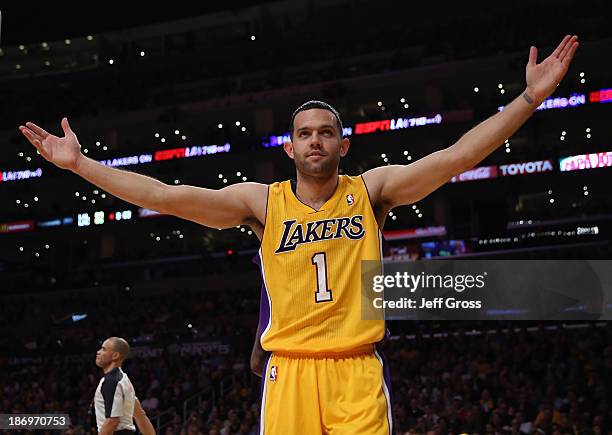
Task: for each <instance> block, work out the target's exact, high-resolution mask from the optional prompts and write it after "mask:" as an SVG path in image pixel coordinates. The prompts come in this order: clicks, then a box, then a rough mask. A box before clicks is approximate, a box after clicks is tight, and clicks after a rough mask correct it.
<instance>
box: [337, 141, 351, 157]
mask: <svg viewBox="0 0 612 435" xmlns="http://www.w3.org/2000/svg"><path fill="white" fill-rule="evenodd" d="M350 146H351V141H350V140H348V138H347V137H345V138H344V139H342V143H341V144H340V157H344V156H346V153H348V150H349V148H350Z"/></svg>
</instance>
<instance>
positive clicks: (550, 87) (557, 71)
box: [526, 35, 578, 102]
mask: <svg viewBox="0 0 612 435" xmlns="http://www.w3.org/2000/svg"><path fill="white" fill-rule="evenodd" d="M577 48H578V36H577V35H573V36H570V35H567V36H566V37H565V38H563V41H561V43H560V44H559V46H558V47H557V48H556V49H555V51H553V53H552V54H551V55H550V56H548V57H547V58H546V59H544V60H543V61H542V63H539V64H537V63H536V61H537V59H538V49H537V48H535V47H531V49H530V51H529V62H528V63H527V68H526V76H527V93H528V94H529V96H531V97H532V98H534V99H535V101H537V102H542V101H544V100H545V99H546V98H548V97H549V96H550V95H551V94H552V93H553V92H554V91H555V89H556V87H557V86H558V85H559V83H560V82H561V80H562V79H563V77H564V76H565V74H566V73H567V69H568V68H569V65H570V63H571V61H572V58H573V57H574V53H575V52H576V49H577Z"/></svg>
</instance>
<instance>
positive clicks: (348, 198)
mask: <svg viewBox="0 0 612 435" xmlns="http://www.w3.org/2000/svg"><path fill="white" fill-rule="evenodd" d="M346 202H347V203H348V205H353V204H354V203H355V198H354V197H353V195H352V194H350V193H349V194H348V195H346Z"/></svg>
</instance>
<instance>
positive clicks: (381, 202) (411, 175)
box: [363, 147, 469, 209]
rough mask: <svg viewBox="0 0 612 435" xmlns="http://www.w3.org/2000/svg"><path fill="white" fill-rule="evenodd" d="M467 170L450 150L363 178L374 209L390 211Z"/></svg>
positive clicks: (380, 170) (375, 172)
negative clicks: (380, 208) (381, 208)
mask: <svg viewBox="0 0 612 435" xmlns="http://www.w3.org/2000/svg"><path fill="white" fill-rule="evenodd" d="M467 169H469V168H466V167H465V159H462V158H461V157H460V156H459V155H458V154H457V153H453V147H450V148H446V149H443V150H440V151H436V152H434V153H432V154H429V155H428V156H425V157H423V158H422V159H420V160H417V161H416V162H414V163H411V164H409V165H405V166H404V165H390V166H381V167H378V168H374V169H370V170H369V171H367V172H365V173H364V174H363V180H364V182H365V184H366V187H367V188H368V193H369V194H370V200H371V201H372V205H373V206H374V207H383V208H385V209H392V208H393V207H397V206H400V205H408V204H412V203H415V202H417V201H419V200H421V199H423V198H424V197H426V196H427V195H429V194H430V193H432V192H433V191H434V190H436V189H438V188H439V187H440V186H442V185H443V184H445V183H446V182H448V181H449V180H450V179H451V178H452V177H453V176H455V175H457V174H460V173H461V172H463V171H465V170H467Z"/></svg>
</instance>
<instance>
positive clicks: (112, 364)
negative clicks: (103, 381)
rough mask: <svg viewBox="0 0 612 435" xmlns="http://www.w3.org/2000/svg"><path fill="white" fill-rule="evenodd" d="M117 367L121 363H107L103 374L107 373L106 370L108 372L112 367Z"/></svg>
mask: <svg viewBox="0 0 612 435" xmlns="http://www.w3.org/2000/svg"><path fill="white" fill-rule="evenodd" d="M117 367H121V364H115V363H111V364H109V365H108V366H107V367H104V369H103V371H104V374H107V373H108V372H110V371H111V370H113V369H115V368H117Z"/></svg>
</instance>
